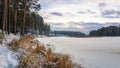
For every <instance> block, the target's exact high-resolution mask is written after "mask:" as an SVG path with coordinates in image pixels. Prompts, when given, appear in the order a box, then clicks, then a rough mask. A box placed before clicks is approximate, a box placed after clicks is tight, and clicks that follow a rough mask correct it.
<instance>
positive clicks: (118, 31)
mask: <svg viewBox="0 0 120 68" xmlns="http://www.w3.org/2000/svg"><path fill="white" fill-rule="evenodd" d="M89 36H120V27H118V26H108V27H102V28H100V29H98V30H93V31H90V34H89Z"/></svg>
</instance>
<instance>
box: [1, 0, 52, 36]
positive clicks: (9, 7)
mask: <svg viewBox="0 0 120 68" xmlns="http://www.w3.org/2000/svg"><path fill="white" fill-rule="evenodd" d="M38 1H39V0H0V29H1V30H2V33H3V34H10V33H13V34H20V35H23V34H26V33H31V34H46V35H47V34H48V33H49V31H50V25H49V24H47V23H44V20H43V18H42V17H41V16H40V15H39V13H38V11H40V9H41V5H40V4H39V3H38Z"/></svg>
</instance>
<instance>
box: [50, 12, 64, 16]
mask: <svg viewBox="0 0 120 68" xmlns="http://www.w3.org/2000/svg"><path fill="white" fill-rule="evenodd" d="M50 14H52V15H55V16H63V14H62V13H59V12H51V13H50Z"/></svg>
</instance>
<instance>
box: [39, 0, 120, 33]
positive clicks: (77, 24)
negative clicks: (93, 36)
mask: <svg viewBox="0 0 120 68" xmlns="http://www.w3.org/2000/svg"><path fill="white" fill-rule="evenodd" d="M39 3H40V4H41V8H42V9H41V10H40V11H39V14H40V15H41V16H42V17H43V18H44V21H45V22H46V23H48V24H50V25H51V29H52V30H58V31H80V32H83V33H85V34H88V33H89V31H91V30H95V29H99V28H101V27H106V26H110V25H113V26H119V24H120V20H119V19H120V8H119V7H120V1H119V0H114V1H111V0H106V1H104V0H101V1H99V0H40V1H39Z"/></svg>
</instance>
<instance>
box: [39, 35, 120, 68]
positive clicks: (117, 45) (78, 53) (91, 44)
mask: <svg viewBox="0 0 120 68" xmlns="http://www.w3.org/2000/svg"><path fill="white" fill-rule="evenodd" d="M38 39H39V40H40V41H41V42H43V43H45V44H51V45H53V46H54V47H55V51H56V52H61V53H68V54H70V55H73V56H74V60H75V61H76V62H79V63H81V64H82V65H83V66H84V67H85V68H120V37H96V38H95V37H94V38H69V37H48V38H38Z"/></svg>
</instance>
